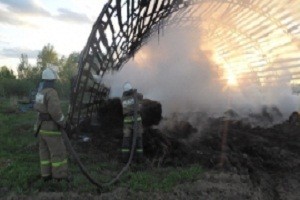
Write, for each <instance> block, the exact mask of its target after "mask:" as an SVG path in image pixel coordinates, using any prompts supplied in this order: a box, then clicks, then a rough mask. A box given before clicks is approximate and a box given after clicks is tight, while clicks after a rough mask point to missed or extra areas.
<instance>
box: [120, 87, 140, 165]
mask: <svg viewBox="0 0 300 200" xmlns="http://www.w3.org/2000/svg"><path fill="white" fill-rule="evenodd" d="M142 99H143V95H142V94H140V93H137V91H136V89H133V88H132V86H131V84H130V83H129V82H126V83H125V84H124V85H123V95H122V98H121V101H122V106H123V116H124V123H123V143H122V161H123V162H124V163H126V162H127V161H128V159H129V156H130V151H131V146H132V142H133V132H134V131H136V134H137V138H136V146H135V149H134V150H135V156H136V161H137V162H141V161H142V159H143V153H144V150H143V138H142V133H143V126H142V118H141V115H140V103H141V101H142ZM135 109H137V110H135ZM135 112H136V116H134V113H135ZM135 120H136V121H135ZM135 124H136V126H134V125H135Z"/></svg>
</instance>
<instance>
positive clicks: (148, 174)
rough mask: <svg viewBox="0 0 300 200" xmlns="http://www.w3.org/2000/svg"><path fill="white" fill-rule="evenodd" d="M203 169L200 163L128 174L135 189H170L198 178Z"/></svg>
mask: <svg viewBox="0 0 300 200" xmlns="http://www.w3.org/2000/svg"><path fill="white" fill-rule="evenodd" d="M202 173H203V170H202V168H201V167H200V166H198V165H193V166H190V167H186V168H174V167H168V168H157V169H152V170H151V171H150V170H147V171H140V172H130V173H127V174H126V176H127V177H129V180H128V183H127V182H125V183H123V185H124V186H125V185H129V187H130V188H131V189H132V190H134V191H170V190H171V189H172V188H173V187H174V186H176V185H178V184H180V183H184V182H192V181H195V180H198V179H199V178H200V175H201V174H202Z"/></svg>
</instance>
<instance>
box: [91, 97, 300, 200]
mask: <svg viewBox="0 0 300 200" xmlns="http://www.w3.org/2000/svg"><path fill="white" fill-rule="evenodd" d="M149 102H151V101H149ZM149 102H148V103H149ZM150 107H151V108H153V107H154V108H156V109H157V110H156V111H157V112H156V113H155V112H154V114H153V113H152V114H153V115H151V116H155V117H157V118H156V120H153V119H151V117H149V116H150V114H148V117H149V118H148V119H149V122H152V124H156V123H153V122H154V121H156V122H157V121H158V119H160V117H158V116H159V115H158V114H159V110H160V109H161V106H160V104H159V103H157V102H151V103H150V104H149V105H148V108H150ZM270 110H271V111H272V110H273V111H272V112H270ZM108 113H109V112H108ZM150 113H151V112H150ZM274 113H275V114H274ZM276 117H281V121H282V122H281V123H278V124H273V125H272V126H271V124H272V123H271V122H273V123H274V122H276V120H277V119H276ZM249 118H252V119H256V120H257V121H259V122H268V123H261V124H263V125H266V124H267V125H268V127H263V126H259V124H255V123H254V122H255V121H253V120H252V121H251V120H249ZM249 118H248V119H247V118H245V117H240V115H239V114H238V113H236V112H235V111H234V110H230V111H228V112H226V113H225V114H224V116H222V117H214V118H212V117H209V115H208V114H207V113H201V112H194V113H177V114H174V115H172V117H170V118H164V119H162V120H161V122H160V124H159V125H158V126H149V124H151V123H149V124H148V126H147V125H146V126H145V124H144V134H143V143H144V152H145V156H146V159H147V160H148V161H150V163H152V165H156V166H188V165H191V164H195V163H197V164H200V165H201V166H203V167H205V168H207V169H222V170H225V171H227V172H230V173H233V174H239V175H243V176H247V177H249V178H250V179H251V182H252V184H253V185H254V187H256V186H257V187H258V188H260V190H261V191H263V193H265V195H266V196H267V197H268V198H269V199H274V198H273V197H276V195H278V194H279V193H280V195H281V194H295V193H297V191H298V190H297V187H300V133H299V129H300V121H299V119H300V117H299V114H297V113H293V114H292V115H291V117H290V118H289V119H286V120H284V119H283V118H282V115H280V111H279V110H276V109H270V108H264V109H262V111H261V112H259V113H256V114H251V115H249ZM274 119H275V120H274ZM108 122H109V121H107V123H108ZM110 122H111V123H112V122H113V120H111V121H110ZM111 127H113V125H111ZM95 136H96V137H98V140H97V139H96V140H93V142H94V144H93V145H95V146H96V147H97V148H99V151H100V152H102V153H99V154H97V155H98V157H101V159H102V160H103V159H108V160H110V159H113V160H118V159H119V157H118V156H119V155H120V151H118V150H119V149H120V147H121V143H122V127H120V128H118V129H107V130H100V132H99V133H98V134H96V135H95ZM112 136H113V137H112ZM97 141H98V142H99V144H97ZM95 142H96V143H95ZM283 192H284V193H283ZM298 193H299V191H298ZM283 199H284V198H283ZM287 199H288V198H287Z"/></svg>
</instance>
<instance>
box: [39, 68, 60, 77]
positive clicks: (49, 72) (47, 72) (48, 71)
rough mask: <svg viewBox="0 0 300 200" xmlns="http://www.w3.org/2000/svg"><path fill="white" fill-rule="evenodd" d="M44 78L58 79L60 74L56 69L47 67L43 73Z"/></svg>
mask: <svg viewBox="0 0 300 200" xmlns="http://www.w3.org/2000/svg"><path fill="white" fill-rule="evenodd" d="M42 79H43V80H56V79H58V75H57V73H56V71H55V70H54V69H51V68H49V67H48V68H46V69H45V70H44V71H43V73H42Z"/></svg>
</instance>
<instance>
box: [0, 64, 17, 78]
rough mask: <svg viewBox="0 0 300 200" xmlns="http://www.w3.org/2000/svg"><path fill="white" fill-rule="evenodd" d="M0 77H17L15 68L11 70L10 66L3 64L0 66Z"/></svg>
mask: <svg viewBox="0 0 300 200" xmlns="http://www.w3.org/2000/svg"><path fill="white" fill-rule="evenodd" d="M0 78H1V79H16V77H15V75H14V72H13V70H9V69H8V67H6V66H2V67H1V68H0Z"/></svg>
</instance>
